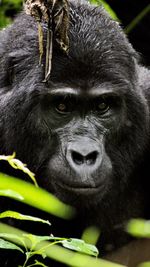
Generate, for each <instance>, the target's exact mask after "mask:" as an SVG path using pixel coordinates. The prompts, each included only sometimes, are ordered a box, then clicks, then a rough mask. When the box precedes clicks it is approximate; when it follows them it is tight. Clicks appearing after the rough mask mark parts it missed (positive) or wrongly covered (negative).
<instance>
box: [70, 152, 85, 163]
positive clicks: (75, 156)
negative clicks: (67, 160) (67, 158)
mask: <svg viewBox="0 0 150 267" xmlns="http://www.w3.org/2000/svg"><path fill="white" fill-rule="evenodd" d="M71 156H72V159H73V161H74V163H76V164H77V165H81V164H83V163H84V157H83V156H82V155H81V154H80V153H78V152H76V151H72V153H71Z"/></svg>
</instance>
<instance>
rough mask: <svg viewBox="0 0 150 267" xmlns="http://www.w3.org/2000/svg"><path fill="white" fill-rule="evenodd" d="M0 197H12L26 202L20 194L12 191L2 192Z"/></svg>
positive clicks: (0, 191)
mask: <svg viewBox="0 0 150 267" xmlns="http://www.w3.org/2000/svg"><path fill="white" fill-rule="evenodd" d="M0 196H3V197H11V198H14V199H17V200H24V198H23V197H22V196H21V195H20V194H19V193H17V192H15V191H13V190H10V189H5V190H0Z"/></svg>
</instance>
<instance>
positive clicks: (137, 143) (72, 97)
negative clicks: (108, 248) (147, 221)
mask: <svg viewBox="0 0 150 267" xmlns="http://www.w3.org/2000/svg"><path fill="white" fill-rule="evenodd" d="M69 12H70V13H69V14H70V22H69V40H70V47H69V53H68V55H65V54H63V52H62V51H60V50H59V48H58V47H57V44H54V51H53V59H52V72H51V76H50V79H49V80H48V81H47V82H46V83H43V82H42V81H43V78H44V68H43V65H44V64H45V62H44V58H43V65H42V66H39V64H38V61H39V52H38V36H37V35H38V33H37V25H36V23H35V21H34V19H33V18H31V17H30V16H27V15H25V14H21V15H20V16H19V17H18V18H17V19H16V21H15V22H14V24H13V25H12V26H10V27H9V28H8V29H6V30H4V31H2V32H1V34H0V89H1V91H0V92H1V95H0V153H1V154H2V153H3V154H10V153H12V152H13V151H16V154H17V157H18V158H19V159H21V160H22V161H23V162H25V163H27V164H28V166H29V168H30V169H31V170H32V171H33V172H35V173H36V175H37V179H38V182H39V184H40V185H41V186H42V187H44V188H46V189H47V190H48V191H50V192H52V193H54V194H55V195H56V196H58V197H59V198H60V199H61V200H62V201H64V202H66V203H69V204H72V205H74V206H76V207H78V212H79V213H80V211H84V212H85V213H86V214H87V215H86V220H85V223H87V222H88V221H90V223H92V224H97V225H98V226H99V227H100V228H101V229H103V228H105V227H106V228H107V231H112V229H111V230H110V229H108V228H109V227H107V226H106V224H107V223H108V224H111V225H112V228H113V227H114V225H119V224H122V223H123V222H124V221H125V220H127V219H129V218H131V217H136V216H144V211H145V206H144V204H143V203H144V200H145V195H146V192H145V193H144V189H143V188H144V183H145V182H144V179H146V172H145V170H146V165H144V164H146V163H145V162H146V156H147V152H146V146H147V144H148V142H149V137H148V130H149V106H148V102H147V99H148V92H147V91H148V90H147V89H148V86H149V85H148V75H149V72H148V70H145V69H144V68H143V67H140V66H139V65H138V63H137V54H136V53H135V51H134V49H133V48H132V46H131V45H130V44H129V42H128V40H127V38H126V37H125V35H124V34H123V32H122V31H121V29H120V27H119V25H118V23H117V22H114V21H112V20H111V19H110V18H109V16H108V15H107V14H106V12H105V11H104V10H103V8H101V7H94V6H91V5H89V4H86V3H82V4H81V3H79V2H77V3H75V1H70V10H69ZM43 27H44V35H45V36H46V31H47V29H46V25H43ZM45 39H46V38H45ZM141 175H142V177H143V178H142V179H140V176H141ZM89 210H90V213H88V211H89ZM86 211H87V212H86ZM91 213H92V215H91ZM108 224H107V225H108Z"/></svg>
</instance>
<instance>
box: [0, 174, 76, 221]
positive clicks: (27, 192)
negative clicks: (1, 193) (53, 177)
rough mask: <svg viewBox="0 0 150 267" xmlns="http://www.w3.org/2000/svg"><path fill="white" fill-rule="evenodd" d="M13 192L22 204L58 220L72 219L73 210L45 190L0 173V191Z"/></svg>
mask: <svg viewBox="0 0 150 267" xmlns="http://www.w3.org/2000/svg"><path fill="white" fill-rule="evenodd" d="M41 179H42V177H41ZM7 189H9V190H13V191H15V192H18V193H19V194H20V195H21V196H22V197H23V198H24V199H23V201H22V202H23V203H26V204H29V205H30V206H33V207H35V208H39V209H41V210H44V211H46V212H48V213H51V214H53V215H55V216H58V217H60V218H66V219H69V218H72V217H73V216H74V214H75V210H74V209H73V208H72V207H70V206H69V205H66V204H64V203H62V202H61V201H60V200H58V199H57V198H56V197H55V196H53V195H52V194H50V193H48V192H47V191H46V190H43V189H41V188H37V187H35V186H34V185H32V184H31V183H27V182H25V181H22V180H21V179H17V178H14V177H12V176H9V175H7V174H4V173H0V190H7Z"/></svg>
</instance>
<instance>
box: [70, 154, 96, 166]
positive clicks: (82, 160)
mask: <svg viewBox="0 0 150 267" xmlns="http://www.w3.org/2000/svg"><path fill="white" fill-rule="evenodd" d="M97 156H98V152H97V151H93V152H91V153H89V154H87V155H82V154H81V153H79V152H77V151H71V157H72V160H73V162H74V163H75V164H77V165H82V164H86V165H94V164H95V162H96V159H97Z"/></svg>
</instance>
